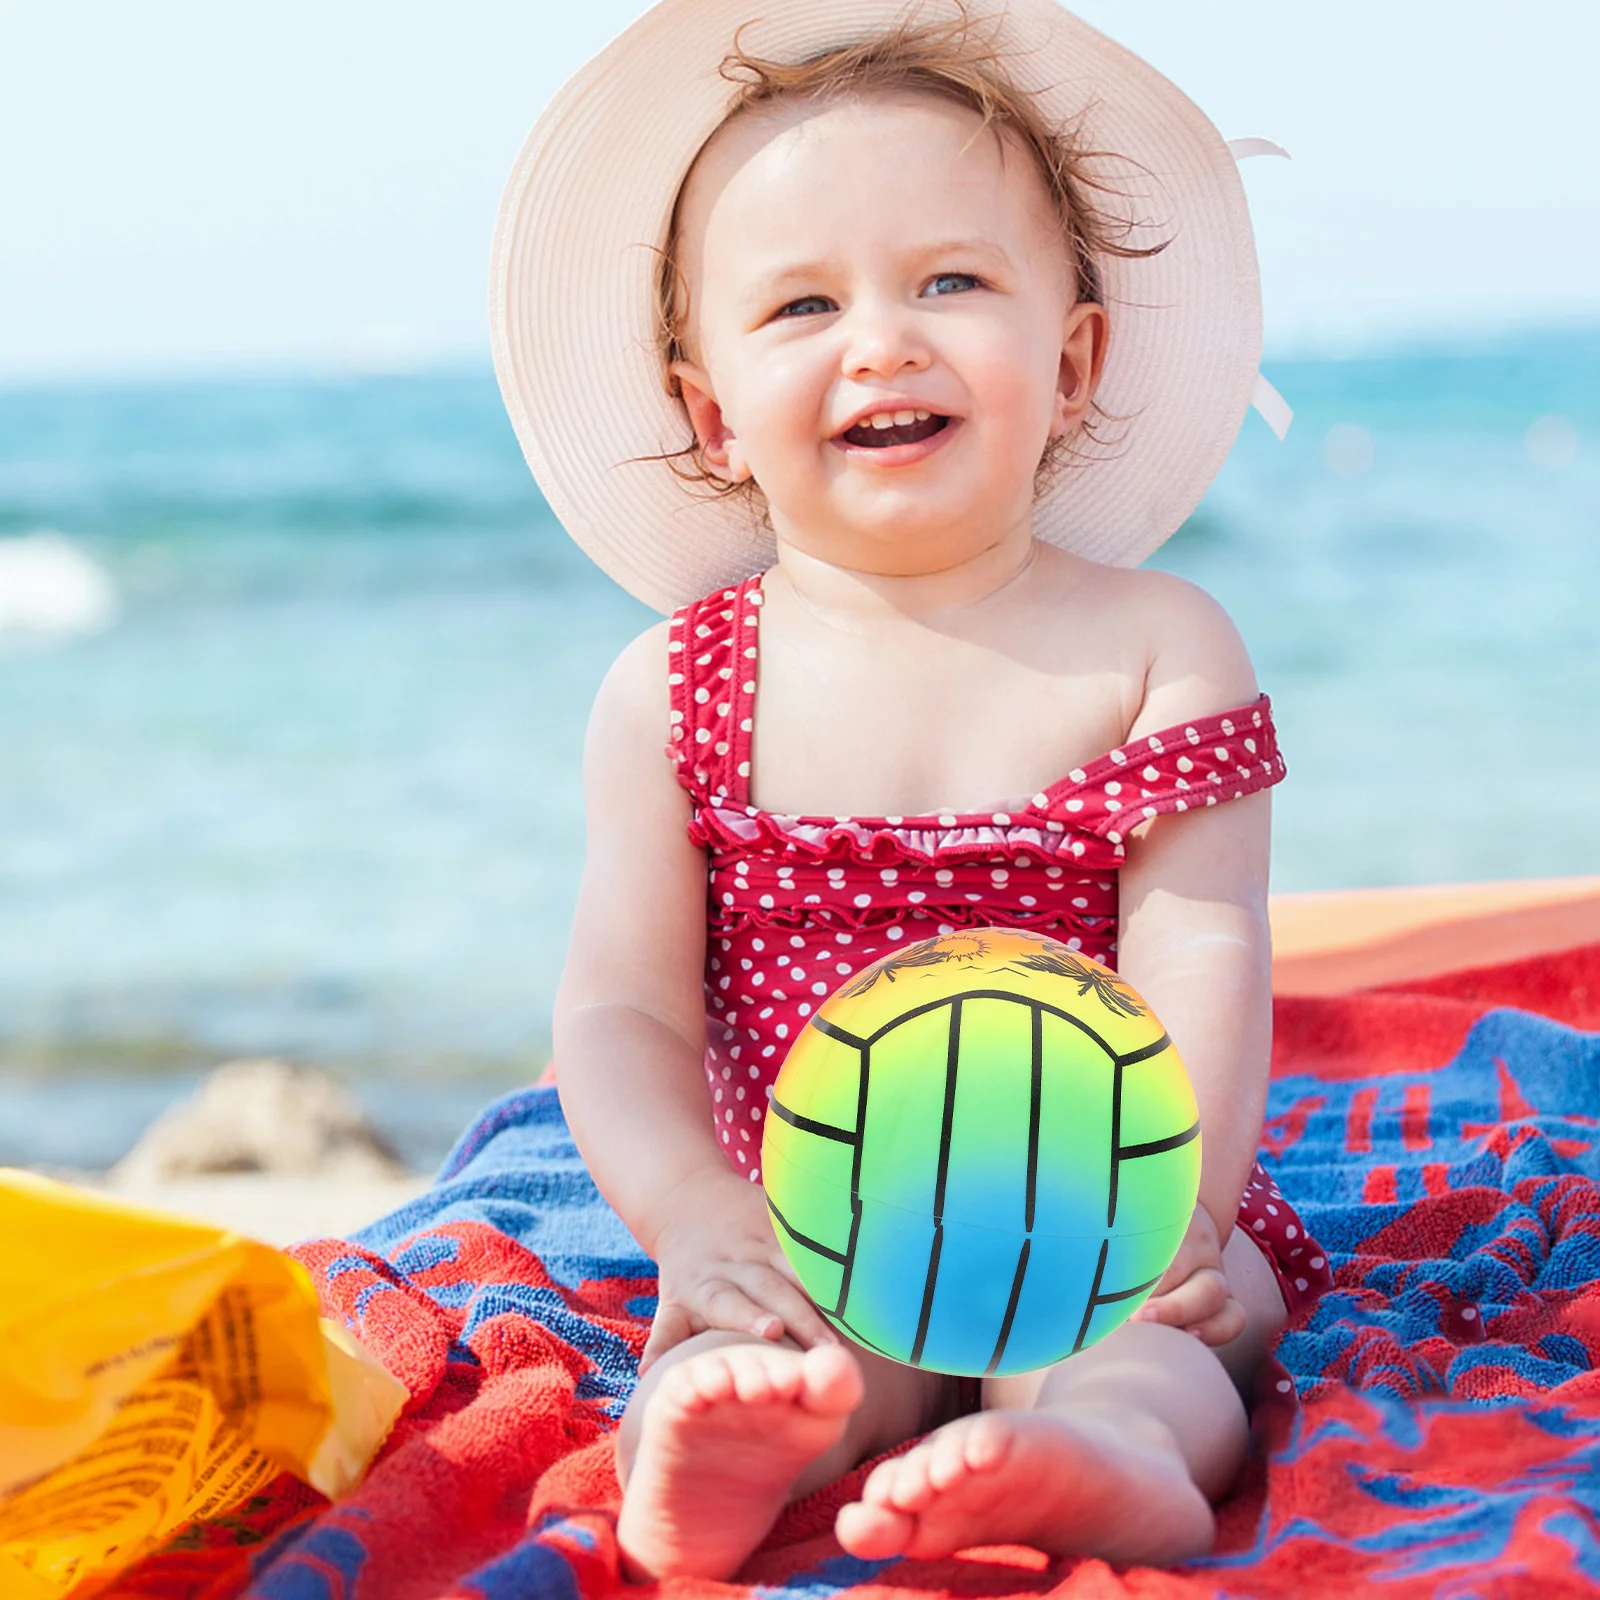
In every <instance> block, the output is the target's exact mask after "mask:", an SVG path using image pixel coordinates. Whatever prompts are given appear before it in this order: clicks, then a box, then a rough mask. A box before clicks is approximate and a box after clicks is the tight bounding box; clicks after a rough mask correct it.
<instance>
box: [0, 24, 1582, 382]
mask: <svg viewBox="0 0 1600 1600" xmlns="http://www.w3.org/2000/svg"><path fill="white" fill-rule="evenodd" d="M642 9H643V6H642V5H641V4H640V3H639V0H448V3H447V0H431V3H426V4H424V3H419V0H272V3H271V4H270V5H245V4H243V3H242V0H138V3H137V4H129V3H128V0H0V380H5V379H18V378H21V379H36V378H46V379H49V378H71V377H82V376H93V377H102V376H118V375H147V374H162V373H171V372H210V371H228V370H234V369H241V368H254V367H260V366H277V367H289V368H296V367H299V368H326V367H334V368H354V369H360V370H372V369H384V368H400V369H404V368H412V367H419V366H427V365H430V364H433V363H441V362H444V363H457V362H486V361H487V358H488V357H487V349H488V344H487V332H486V317H485V290H484V284H485V275H486V262H487V255H488V244H489V235H490V230H491V227H492V223H493V217H494V211H495V205H496V202H497V200H498V196H499V191H500V186H501V184H502V182H503V181H504V178H505V175H506V173H507V171H508V170H509V168H510V165H511V162H512V159H513V157H514V156H515V154H516V151H517V149H518V146H519V145H520V143H521V141H522V139H523V137H524V135H525V133H526V131H527V129H528V127H529V126H530V125H531V124H532V122H533V120H534V119H535V117H536V116H537V115H538V113H539V110H540V108H541V107H542V106H543V104H544V103H545V101H546V100H547V99H548V98H549V96H550V95H551V94H552V93H553V92H554V90H555V89H556V88H557V87H558V86H559V85H560V83H561V82H562V81H563V80H564V79H565V78H566V76H567V75H568V74H569V73H570V72H572V71H573V70H574V69H575V68H576V67H577V66H579V65H580V64H581V63H582V62H583V60H584V59H586V57H587V56H589V55H590V54H592V53H593V51H594V50H596V49H597V48H598V47H599V46H600V45H602V44H603V43H604V42H605V41H606V39H607V38H609V37H610V36H611V35H612V34H613V33H614V32H616V31H617V30H618V29H620V28H621V27H623V26H625V25H626V24H627V23H628V22H629V21H631V20H632V19H633V17H635V16H636V15H638V14H639V12H640V11H641V10H642ZM1075 9H1077V11H1078V12H1079V14H1080V15H1081V16H1083V17H1084V18H1085V20H1087V21H1089V22H1091V23H1093V24H1094V25H1095V26H1097V27H1099V28H1101V29H1102V30H1103V31H1105V32H1107V33H1109V34H1111V35H1112V36H1113V37H1114V38H1117V39H1119V40H1120V41H1121V42H1123V43H1124V44H1126V45H1128V46H1129V47H1131V48H1132V49H1134V50H1136V51H1138V52H1139V53H1140V54H1142V55H1144V56H1145V57H1146V58H1147V59H1148V60H1149V61H1151V62H1152V63H1153V64H1154V65H1155V66H1157V67H1159V68H1160V69H1161V70H1162V71H1164V72H1166V73H1167V74H1168V75H1169V76H1170V77H1172V78H1173V79H1174V80H1175V81H1176V82H1177V83H1178V84H1179V85H1180V86H1181V87H1182V88H1183V89H1184V90H1185V91H1186V92H1187V93H1188V94H1189V95H1190V96H1191V98H1193V99H1195V100H1196V101H1198V102H1199V104H1200V105H1201V106H1203V107H1204V108H1205V109H1206V111H1207V112H1208V113H1209V114H1210V115H1211V117H1212V120H1213V121H1215V122H1216V123H1217V125H1218V126H1219V128H1220V129H1221V130H1222V132H1223V134H1224V135H1225V136H1227V137H1230V138H1233V137H1239V136H1243V135H1251V134H1253V135H1261V136H1265V137H1267V138H1271V139H1274V140H1276V141H1277V142H1278V143H1280V144H1282V145H1285V146H1286V147H1287V148H1288V149H1289V150H1290V151H1291V153H1292V154H1293V156H1294V161H1293V162H1292V163H1284V162H1276V161H1253V162H1250V163H1248V164H1247V166H1246V169H1245V173H1246V186H1247V188H1248V189H1249V191H1250V195H1251V203H1252V208H1253V213H1254V216H1255V220H1256V227H1257V235H1258V244H1259V249H1260V255H1261V262H1262V274H1263V283H1264V289H1265V295H1266V306H1267V338H1268V347H1269V351H1270V352H1273V353H1278V354H1291V353H1340V352H1344V351H1349V350H1358V349H1370V348H1381V347H1384V346H1389V345H1394V344H1397V343H1414V342H1417V341H1419V340H1420V341H1446V342H1451V343H1476V342H1479V341H1482V340H1485V339H1494V338H1497V337H1502V336H1504V335H1505V334H1506V332H1507V331H1508V330H1516V329H1518V328H1521V327H1525V326H1529V325H1535V326H1539V325H1549V324H1554V323H1560V322H1563V321H1572V320H1584V321H1589V322H1594V321H1600V182H1597V181H1596V175H1595V166H1596V158H1597V157H1600V135H1597V133H1596V131H1595V127H1596V123H1595V113H1594V97H1595V91H1594V86H1593V81H1592V80H1593V64H1594V62H1595V61H1597V60H1600V6H1596V5H1594V4H1593V3H1592V0H1523V3H1521V4H1517V5H1512V4H1510V3H1509V0H1340V3H1337V4H1332V3H1327V0H1319V3H1316V4H1306V3H1303V0H1300V3H1296V0H1287V3H1286V0H1271V3H1269V0H1211V3H1209V4H1199V3H1197V0H1083V3H1081V4H1079V5H1078V6H1077V7H1076V8H1075Z"/></svg>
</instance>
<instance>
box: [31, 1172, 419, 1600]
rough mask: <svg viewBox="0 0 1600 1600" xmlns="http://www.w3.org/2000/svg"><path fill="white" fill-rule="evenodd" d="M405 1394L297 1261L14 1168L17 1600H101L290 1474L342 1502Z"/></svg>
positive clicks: (236, 1237) (206, 1228) (207, 1227)
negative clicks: (176, 1540) (104, 1583)
mask: <svg viewBox="0 0 1600 1600" xmlns="http://www.w3.org/2000/svg"><path fill="white" fill-rule="evenodd" d="M406 1398H407V1396H406V1390H405V1387H404V1385H403V1384H401V1383H400V1382H399V1380H398V1379H396V1378H394V1377H392V1376H391V1375H390V1374H389V1373H388V1372H387V1371H385V1370H384V1368H383V1367H382V1366H381V1365H380V1364H379V1363H378V1362H377V1360H376V1359H375V1358H374V1357H373V1356H371V1355H369V1354H368V1353H367V1352H366V1351H365V1350H363V1349H362V1348H361V1346H360V1345H359V1344H358V1343H357V1342H356V1341H355V1340H354V1339H352V1338H351V1337H350V1335H349V1334H348V1333H346V1332H345V1330H344V1329H343V1328H342V1327H341V1326H339V1325H337V1324H335V1323H332V1322H328V1321H326V1320H324V1319H322V1318H321V1317H320V1316H319V1314H318V1306H317V1297H316V1292H315V1290H314V1289H313V1287H312V1284H311V1279H310V1277H309V1275H308V1274H307V1273H306V1271H305V1269H304V1268H303V1267H302V1266H300V1264H299V1263H298V1262H296V1261H293V1260H291V1259H290V1258H289V1257H288V1256H286V1255H283V1254H282V1253H281V1252H279V1251H277V1250H273V1249H271V1248H270V1247H269V1246H267V1245H264V1244H259V1243H257V1242H256V1241H255V1240H252V1239H245V1238H241V1237H240V1236H239V1235H238V1234H236V1233H229V1232H227V1231H226V1230H224V1229H222V1228H216V1227H212V1226H211V1225H209V1224H207V1223H203V1222H192V1221H186V1220H184V1219H181V1218H178V1217H169V1216H164V1215H162V1214H160V1213H158V1212H154V1211H146V1210H144V1209H142V1208H140V1207H136V1206H130V1205H125V1204H122V1203H120V1202H118V1201H114V1200H109V1199H106V1198H104V1197H103V1196H100V1195H96V1194H90V1193H88V1192H86V1191H83V1190H79V1189H73V1188H69V1187H68V1186H66V1185H65V1184H58V1183H52V1182H50V1181H49V1180H47V1179H44V1178H37V1177H34V1176H32V1175H30V1174H27V1173H22V1172H11V1171H6V1170H3V1169H0V1600H12V1597H13V1596H17V1597H19V1600H61V1597H64V1596H66V1595H68V1594H71V1593H73V1592H74V1591H77V1590H81V1591H82V1592H90V1591H92V1590H93V1589H95V1588H98V1587H99V1586H100V1580H104V1579H105V1578H107V1577H108V1576H110V1575H111V1574H112V1573H114V1572H115V1571H117V1570H119V1569H120V1568H122V1567H124V1566H126V1565H127V1564H128V1563H130V1562H132V1561H134V1560H136V1559H137V1558H138V1557H139V1556H141V1555H144V1554H148V1553H149V1552H150V1551H152V1550H155V1549H158V1548H160V1546H161V1545H162V1544H163V1543H164V1542H165V1541H166V1540H167V1539H168V1538H169V1537H170V1536H171V1535H172V1534H173V1533H175V1532H176V1531H177V1530H178V1529H179V1528H181V1527H183V1526H184V1525H185V1524H186V1523H189V1522H192V1521H194V1520H196V1519H199V1518H204V1517H208V1516H214V1515H217V1514H218V1513H221V1512H223V1511H226V1510H227V1509H228V1508H229V1507H230V1506H233V1505H235V1504H237V1503H238V1502H239V1501H240V1500H242V1499H243V1498H244V1497H245V1496H247V1495H249V1494H251V1493H253V1492H255V1491H256V1490H257V1489H259V1488H261V1487H262V1486H263V1485H264V1484H266V1483H269V1482H270V1481H271V1480H272V1479H273V1478H274V1477H276V1476H277V1475H278V1473H279V1472H282V1471H288V1472H292V1473H294V1474H296V1475H297V1476H298V1477H300V1478H303V1479H304V1480H305V1481H306V1482H307V1483H310V1484H312V1485H313V1486H314V1487H315V1488H317V1489H319V1490H321V1491H322V1493H324V1494H326V1495H328V1496H329V1497H330V1498H337V1497H338V1496H339V1495H340V1494H343V1493H345V1492H346V1491H348V1490H349V1489H350V1488H352V1487H353V1486H354V1484H355V1483H356V1482H357V1481H358V1480H359V1479H360V1477H361V1474H362V1473H363V1472H364V1471H365V1470H366V1467H367V1463H368V1462H369V1461H371V1459H372V1457H373V1455H374V1454H376V1452H377V1449H378V1447H379V1445H381V1444H382V1443H383V1440H384V1438H385V1437H386V1436H387V1434H388V1432H389V1429H390V1428H391V1427H392V1426H393V1424H394V1420H395V1418H396V1417H397V1416H398V1415H399V1414H400V1408H401V1407H402V1406H403V1405H404V1404H405V1401H406Z"/></svg>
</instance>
